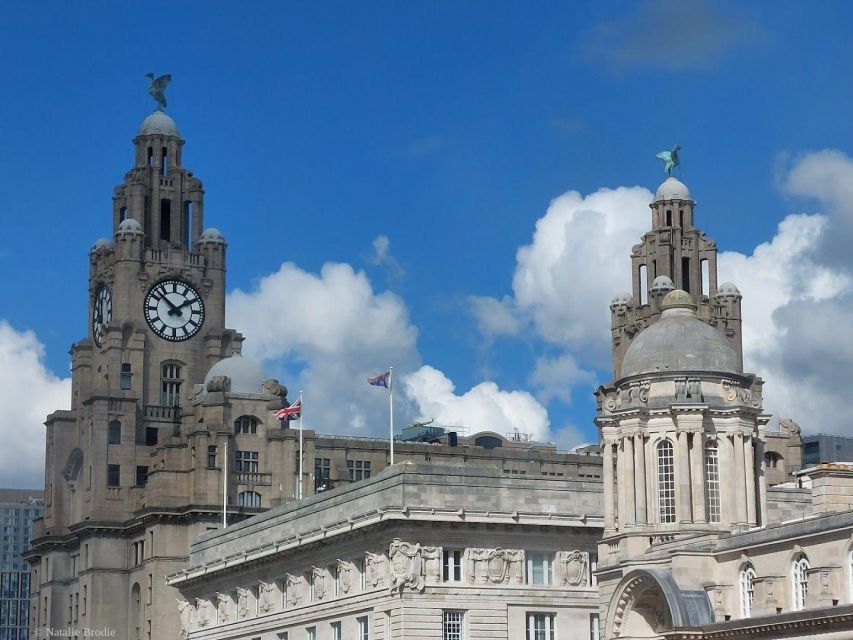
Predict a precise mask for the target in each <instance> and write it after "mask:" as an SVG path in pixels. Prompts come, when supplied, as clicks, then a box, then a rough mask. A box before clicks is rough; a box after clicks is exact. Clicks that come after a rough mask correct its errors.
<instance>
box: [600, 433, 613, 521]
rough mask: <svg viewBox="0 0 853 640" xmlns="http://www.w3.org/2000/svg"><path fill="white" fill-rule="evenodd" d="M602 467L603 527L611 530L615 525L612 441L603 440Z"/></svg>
mask: <svg viewBox="0 0 853 640" xmlns="http://www.w3.org/2000/svg"><path fill="white" fill-rule="evenodd" d="M602 453H603V454H604V461H603V464H604V468H603V469H602V474H601V477H602V479H603V481H604V529H605V531H612V530H613V529H614V528H615V526H616V519H615V518H614V514H613V443H612V442H610V441H609V440H605V441H604V450H603V452H602Z"/></svg>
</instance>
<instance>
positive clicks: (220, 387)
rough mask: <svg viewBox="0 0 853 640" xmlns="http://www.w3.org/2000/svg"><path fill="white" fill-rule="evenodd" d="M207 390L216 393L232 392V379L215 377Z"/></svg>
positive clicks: (208, 383) (208, 384)
mask: <svg viewBox="0 0 853 640" xmlns="http://www.w3.org/2000/svg"><path fill="white" fill-rule="evenodd" d="M207 390H208V391H210V392H215V391H231V378H229V377H228V376H214V377H212V378H211V379H210V380H208V382H207Z"/></svg>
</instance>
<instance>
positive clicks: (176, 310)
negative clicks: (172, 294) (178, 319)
mask: <svg viewBox="0 0 853 640" xmlns="http://www.w3.org/2000/svg"><path fill="white" fill-rule="evenodd" d="M163 300H165V301H166V304H167V305H169V306H170V307H172V308H171V309H169V315H170V316H173V315H175V314H176V313H180V312H181V310H180V307H178V306H176V305H175V303H173V302H172V301H171V300H169V297H168V296H163Z"/></svg>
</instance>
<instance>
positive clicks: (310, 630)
mask: <svg viewBox="0 0 853 640" xmlns="http://www.w3.org/2000/svg"><path fill="white" fill-rule="evenodd" d="M305 640H317V627H306V628H305Z"/></svg>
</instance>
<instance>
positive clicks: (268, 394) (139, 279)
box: [26, 111, 601, 640]
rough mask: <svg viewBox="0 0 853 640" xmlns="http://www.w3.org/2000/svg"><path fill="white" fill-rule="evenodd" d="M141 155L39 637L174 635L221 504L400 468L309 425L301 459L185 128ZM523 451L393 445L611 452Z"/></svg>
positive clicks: (50, 421)
mask: <svg viewBox="0 0 853 640" xmlns="http://www.w3.org/2000/svg"><path fill="white" fill-rule="evenodd" d="M133 149H134V162H133V166H132V168H131V169H130V170H129V171H128V172H127V173H126V174H125V179H124V182H123V183H122V184H120V185H119V186H117V187H116V188H115V190H114V192H113V206H112V211H111V212H110V214H109V215H108V216H105V218H106V219H107V220H109V222H110V223H111V226H112V236H111V237H110V238H104V239H100V240H97V241H96V242H95V244H94V246H93V247H92V248H91V250H90V251H89V301H88V302H89V304H88V335H87V336H86V337H85V338H83V339H82V340H80V341H79V342H77V343H75V344H74V345H73V346H72V348H71V369H72V398H71V409H70V410H67V411H66V410H62V411H56V412H54V413H53V414H51V415H50V416H48V418H47V422H46V427H47V434H46V451H45V512H44V517H43V518H41V519H39V520H38V521H37V522H36V525H35V530H34V533H33V541H32V546H31V548H30V550H29V551H28V552H27V553H26V559H27V561H28V562H29V563H30V565H31V566H32V570H33V579H32V585H31V603H30V619H31V626H32V628H33V629H34V630H37V631H38V630H40V631H42V632H43V634H44V631H45V630H46V629H64V630H66V629H70V630H71V631H75V630H76V631H80V630H82V629H102V628H107V629H112V630H114V631H115V632H116V633H117V634H118V636H119V637H126V638H128V639H129V640H140V639H141V640H152V639H153V640H160V639H162V638H173V637H176V636H177V634H178V631H179V627H180V625H179V623H180V618H179V616H178V612H177V610H176V609H175V606H174V605H175V598H176V597H177V596H178V592H177V590H176V589H174V588H173V587H170V586H168V585H166V583H165V577H166V576H167V575H171V574H174V573H176V572H178V571H180V570H182V569H184V567H185V565H186V563H187V561H188V558H189V548H190V543H191V541H192V540H193V539H194V538H196V537H197V536H198V535H199V534H202V533H205V532H207V531H209V530H210V529H216V528H218V527H220V526H221V522H222V510H223V500H224V499H225V500H226V501H227V516H226V517H227V519H228V521H229V522H231V523H236V522H237V521H239V520H240V519H242V518H245V517H247V516H249V515H251V514H255V513H259V512H260V511H263V510H266V509H269V508H271V507H275V506H278V505H281V504H283V503H287V502H288V501H291V500H293V499H294V498H295V497H296V496H297V495H299V494H300V493H301V495H303V496H306V497H307V496H311V495H314V494H315V492H321V491H327V490H331V489H333V488H336V487H341V486H342V485H349V484H350V483H355V482H359V481H363V480H367V479H371V478H372V477H373V476H375V475H376V474H377V473H379V472H380V471H381V470H382V469H384V468H385V467H386V466H388V463H389V446H388V441H387V440H384V441H383V440H379V439H372V438H356V437H335V436H323V435H319V434H316V433H315V432H314V431H311V430H306V431H305V432H304V434H303V436H304V438H303V439H304V444H303V447H302V460H301V463H302V464H300V459H299V444H298V442H299V437H298V433H297V431H296V430H295V429H292V428H289V426H288V423H287V422H283V421H281V420H278V419H276V418H275V413H276V411H277V410H278V409H280V408H281V407H282V406H283V404H284V403H286V402H287V397H286V396H287V390H286V389H285V388H284V387H283V386H282V385H281V384H279V383H278V381H276V380H272V379H268V378H267V377H266V376H265V375H264V373H263V371H262V370H261V369H260V367H259V366H258V365H257V364H255V363H253V362H251V361H250V360H248V359H246V358H243V357H242V356H241V355H240V351H241V347H242V343H243V336H242V335H241V334H240V333H239V332H237V331H235V330H232V329H228V328H227V327H226V326H225V272H226V251H227V245H226V242H225V239H224V237H223V235H222V234H221V233H220V232H219V231H217V230H216V229H213V228H205V226H204V213H205V210H204V204H205V203H204V190H203V185H202V183H201V181H200V180H199V179H198V177H196V176H194V175H193V173H192V172H191V171H189V170H188V169H187V168H186V167H185V166H184V162H183V151H184V140H183V139H182V138H181V136H180V134H179V132H178V128H177V126H176V124H175V122H174V121H173V120H172V119H171V118H170V117H169V116H168V115H166V114H165V113H163V112H162V111H156V112H154V113H152V114H151V115H149V116H148V117H146V118H145V120H144V121H143V122H142V124H141V126H140V127H139V129H138V131H137V133H136V135H135V137H134V138H133ZM82 324H83V322H82V319H81V325H82ZM478 438H479V440H478ZM516 440H517V439H514V438H506V437H504V436H502V435H500V434H481V435H480V436H477V437H471V438H466V437H461V438H459V439H457V440H456V441H455V442H454V441H451V440H450V439H449V438H447V437H445V438H444V439H443V440H442V439H439V441H438V442H436V443H427V442H397V443H396V444H395V460H396V461H398V462H401V461H416V462H420V463H425V462H426V463H430V464H433V465H440V466H458V465H467V466H476V465H479V466H485V467H489V468H491V469H494V470H495V471H496V472H498V473H506V474H511V475H519V476H541V477H551V478H563V479H566V480H572V479H576V478H578V479H579V478H584V479H594V478H596V477H598V476H600V473H601V459H600V457H597V456H594V455H592V456H591V455H577V454H570V453H563V452H558V451H557V450H556V448H555V447H554V445H553V444H547V443H535V442H518V441H516ZM300 471H301V474H300ZM226 490H227V494H226ZM226 495H227V498H226ZM129 611H130V612H132V613H133V615H131V616H128V612H129Z"/></svg>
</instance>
